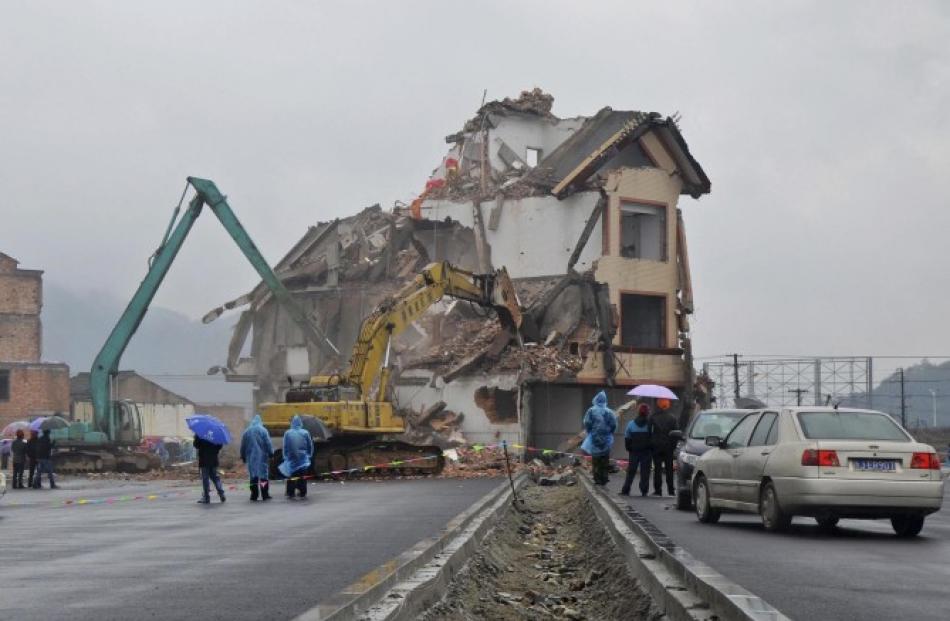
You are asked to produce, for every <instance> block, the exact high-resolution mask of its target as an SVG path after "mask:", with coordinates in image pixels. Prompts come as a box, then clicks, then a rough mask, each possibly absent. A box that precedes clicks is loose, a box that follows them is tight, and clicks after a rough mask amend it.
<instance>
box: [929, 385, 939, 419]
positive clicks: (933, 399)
mask: <svg viewBox="0 0 950 621" xmlns="http://www.w3.org/2000/svg"><path fill="white" fill-rule="evenodd" d="M929 390H930V400H931V403H932V404H933V409H934V412H933V413H934V420H933V423H934V425H933V428H934V429H936V428H937V391H936V390H934V389H933V388H930V389H929Z"/></svg>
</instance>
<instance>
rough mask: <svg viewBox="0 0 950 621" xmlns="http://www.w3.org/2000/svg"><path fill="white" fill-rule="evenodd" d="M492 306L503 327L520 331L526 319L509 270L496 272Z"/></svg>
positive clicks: (502, 269)
mask: <svg viewBox="0 0 950 621" xmlns="http://www.w3.org/2000/svg"><path fill="white" fill-rule="evenodd" d="M492 297H493V300H492V304H493V305H494V307H495V310H496V311H497V312H498V318H499V320H500V321H501V324H502V326H503V327H505V328H508V329H511V330H512V331H518V330H520V329H521V324H522V322H523V321H524V318H523V317H522V315H521V302H520V301H519V300H518V292H517V291H515V285H514V283H512V282H511V277H510V276H508V270H507V269H505V268H501V269H500V270H498V271H497V272H495V290H494V292H493V294H492Z"/></svg>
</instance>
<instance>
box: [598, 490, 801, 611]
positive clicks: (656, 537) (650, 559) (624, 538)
mask: <svg viewBox="0 0 950 621" xmlns="http://www.w3.org/2000/svg"><path fill="white" fill-rule="evenodd" d="M579 479H580V480H581V483H582V485H583V486H584V489H585V490H587V493H588V495H589V496H590V499H591V503H592V505H593V507H594V511H595V512H596V513H597V516H598V517H599V518H600V520H601V522H603V523H604V526H605V527H606V528H607V531H608V532H609V533H610V536H611V537H612V538H613V540H614V542H615V543H616V544H617V547H618V549H620V551H621V552H622V553H623V554H624V556H625V558H626V559H627V565H628V567H629V568H630V571H631V573H633V575H634V576H636V577H637V578H638V579H639V580H640V584H641V585H642V586H643V588H644V589H645V590H646V591H647V592H648V593H649V594H650V596H651V597H653V600H654V601H655V602H656V604H657V606H659V607H660V609H662V610H663V612H664V613H665V614H666V616H667V617H669V618H670V619H676V620H681V621H687V620H689V621H693V620H708V621H712V620H713V619H729V620H733V619H735V620H743V621H745V620H748V621H787V619H788V617H786V616H785V615H783V614H782V613H781V612H779V611H778V610H777V609H775V608H774V607H773V606H771V605H770V604H769V603H768V602H766V601H765V600H763V599H762V598H760V597H758V596H756V595H753V594H752V593H750V592H749V591H747V590H746V589H744V588H742V587H741V586H739V585H738V584H736V583H734V582H732V581H731V580H728V579H727V578H726V577H725V576H723V575H722V574H720V573H719V572H717V571H715V570H714V569H712V568H711V567H709V566H708V565H706V564H705V563H701V562H700V561H697V560H696V559H695V558H693V557H692V556H691V555H690V554H689V553H688V552H686V551H685V550H683V549H682V548H680V547H679V546H678V545H676V544H675V543H674V542H673V541H672V540H671V539H670V538H669V537H667V536H666V535H664V534H663V533H662V532H661V531H660V530H659V529H658V528H657V527H656V526H654V525H653V524H652V523H651V522H650V521H649V520H647V519H646V518H645V517H643V516H642V515H640V514H639V513H637V512H636V510H634V509H633V508H632V507H628V506H624V507H621V506H620V505H619V504H618V503H617V502H616V501H615V500H614V499H613V498H611V497H610V495H609V494H608V493H607V492H606V491H604V490H602V489H599V488H597V489H595V487H594V485H593V483H592V482H591V481H590V479H589V478H588V477H587V476H586V475H581V476H580V477H579Z"/></svg>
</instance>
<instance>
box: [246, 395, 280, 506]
mask: <svg viewBox="0 0 950 621" xmlns="http://www.w3.org/2000/svg"><path fill="white" fill-rule="evenodd" d="M273 454H274V446H273V445H272V444H271V441H270V434H269V433H267V428H266V427H264V423H262V422H261V417H260V415H259V414H255V415H254V418H252V419H251V424H250V425H248V426H247V429H245V430H244V435H242V436H241V461H243V462H244V463H245V464H247V476H248V478H250V480H251V482H250V486H251V500H252V501H256V500H257V497H258V494H260V498H261V500H270V481H269V480H268V479H269V478H270V458H271V455H273Z"/></svg>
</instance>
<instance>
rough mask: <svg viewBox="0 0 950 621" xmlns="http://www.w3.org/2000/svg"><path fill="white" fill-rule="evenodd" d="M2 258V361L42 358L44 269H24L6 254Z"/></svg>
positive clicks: (0, 318)
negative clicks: (42, 270) (41, 318)
mask: <svg viewBox="0 0 950 621" xmlns="http://www.w3.org/2000/svg"><path fill="white" fill-rule="evenodd" d="M0 258H2V259H3V260H2V261H0V361H5V362H39V360H40V353H41V351H42V326H41V324H40V310H41V309H42V307H43V272H41V271H38V270H21V269H18V268H17V267H16V261H14V260H12V259H9V258H8V257H6V255H3V256H2V257H0Z"/></svg>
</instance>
